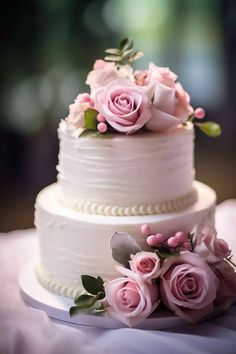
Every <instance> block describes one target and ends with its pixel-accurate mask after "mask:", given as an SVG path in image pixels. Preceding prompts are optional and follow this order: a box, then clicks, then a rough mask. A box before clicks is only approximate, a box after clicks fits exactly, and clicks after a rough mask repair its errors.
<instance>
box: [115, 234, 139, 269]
mask: <svg viewBox="0 0 236 354" xmlns="http://www.w3.org/2000/svg"><path fill="white" fill-rule="evenodd" d="M110 246H111V250H112V257H113V258H114V260H115V261H117V262H118V263H120V264H123V265H124V266H125V267H128V266H129V260H130V255H131V254H136V253H137V252H140V251H141V247H140V246H139V245H138V244H137V242H136V241H135V239H134V238H133V237H132V236H130V235H129V234H127V233H126V232H115V233H114V234H113V235H112V237H111V240H110Z"/></svg>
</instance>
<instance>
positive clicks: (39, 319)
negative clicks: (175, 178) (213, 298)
mask: <svg viewBox="0 0 236 354" xmlns="http://www.w3.org/2000/svg"><path fill="white" fill-rule="evenodd" d="M216 229H217V231H218V233H219V235H220V237H221V238H224V239H225V240H226V241H228V242H229V243H230V245H231V248H232V251H233V254H234V255H235V256H236V232H235V230H236V200H229V201H226V202H224V203H222V204H220V205H219V206H218V207H217V212H216ZM36 252H37V237H36V231H35V230H22V231H13V232H11V233H10V234H1V235H0V265H1V284H0V286H1V288H0V354H54V353H55V354H93V353H94V354H95V353H96V354H99V353H102V354H103V353H112V354H139V353H140V354H141V353H145V354H146V353H147V354H159V353H160V354H163V353H165V354H185V353H186V354H195V353H196V354H209V353H214V354H222V353H224V354H235V353H236V306H231V307H230V308H229V309H228V310H227V311H226V312H224V313H223V314H222V315H220V316H219V317H217V318H215V319H213V320H211V321H209V322H205V323H202V324H198V325H190V324H186V325H182V326H181V327H178V328H172V329H168V330H163V331H160V330H158V331H157V330H140V329H131V328H121V329H110V330H107V329H101V328H93V327H85V326H72V325H70V326H69V325H66V324H63V323H62V322H59V321H55V320H52V319H50V318H49V317H48V316H47V314H46V313H44V312H43V311H39V310H36V309H32V308H28V307H27V306H26V305H25V304H24V302H23V301H22V299H21V297H20V292H19V286H18V277H19V274H20V271H21V269H22V267H23V266H24V265H25V264H27V263H28V262H29V261H30V260H32V258H34V257H35V256H36ZM235 256H234V260H235V258H236V257H235Z"/></svg>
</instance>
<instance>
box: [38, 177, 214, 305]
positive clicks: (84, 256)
mask: <svg viewBox="0 0 236 354" xmlns="http://www.w3.org/2000/svg"><path fill="white" fill-rule="evenodd" d="M194 186H195V188H196V189H197V191H198V201H197V202H196V203H195V204H193V205H192V206H191V207H189V208H187V209H185V210H181V211H179V212H175V213H168V214H159V215H143V216H124V217H122V216H101V215H91V214H84V213H79V212H76V211H74V210H71V209H68V208H65V207H64V206H62V205H61V204H60V202H59V199H58V194H59V186H58V185H57V184H54V185H51V186H49V187H47V188H45V189H44V190H43V191H41V192H40V193H39V195H38V197H37V200H36V209H35V225H36V228H37V233H38V240H39V260H38V264H37V267H36V276H37V279H38V281H39V282H40V283H41V285H43V286H44V287H45V288H47V289H49V290H51V291H53V292H56V293H58V294H61V295H63V296H68V297H72V298H73V297H75V296H76V295H77V294H78V293H79V292H80V290H81V280H80V277H81V275H82V274H88V275H92V276H98V275H100V276H101V277H102V278H104V279H106V280H109V279H113V278H115V277H117V275H118V273H117V271H116V269H115V264H116V263H115V261H114V260H113V258H112V255H111V249H110V238H111V236H112V235H113V233H114V232H121V231H123V232H127V233H129V234H130V235H131V236H133V237H134V238H135V239H136V241H137V242H138V243H139V244H140V246H141V247H144V246H145V237H144V236H143V235H142V233H141V225H142V224H149V225H150V227H151V230H152V232H153V233H157V232H158V233H163V234H165V235H170V234H171V233H174V232H177V231H179V230H184V231H190V230H191V229H192V228H193V226H194V225H195V224H202V223H205V224H208V225H210V226H214V214H215V203H216V195H215V192H214V191H213V190H212V189H211V188H210V187H208V186H206V185H205V184H203V183H200V182H195V183H194Z"/></svg>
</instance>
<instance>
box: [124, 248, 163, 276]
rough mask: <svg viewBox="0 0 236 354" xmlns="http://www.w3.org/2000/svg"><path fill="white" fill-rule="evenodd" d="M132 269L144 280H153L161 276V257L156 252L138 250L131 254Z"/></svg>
mask: <svg viewBox="0 0 236 354" xmlns="http://www.w3.org/2000/svg"><path fill="white" fill-rule="evenodd" d="M130 258H131V261H129V264H130V269H131V270H132V271H133V272H135V273H137V274H139V275H140V276H141V277H142V278H143V279H144V280H152V279H155V278H157V277H158V276H159V273H160V259H159V257H158V256H157V255H156V253H154V252H144V251H143V252H137V253H136V254H135V255H131V256H130Z"/></svg>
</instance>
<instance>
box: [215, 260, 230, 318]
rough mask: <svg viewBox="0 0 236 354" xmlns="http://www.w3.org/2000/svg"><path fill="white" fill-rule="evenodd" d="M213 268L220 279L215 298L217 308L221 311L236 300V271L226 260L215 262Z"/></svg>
mask: <svg viewBox="0 0 236 354" xmlns="http://www.w3.org/2000/svg"><path fill="white" fill-rule="evenodd" d="M212 270H213V271H214V273H215V275H216V276H217V278H218V279H219V281H220V285H219V287H218V291H217V294H216V300H215V306H216V310H217V312H218V313H219V312H221V311H224V310H226V309H227V308H228V307H229V306H230V305H231V304H233V303H234V302H235V301H236V273H235V272H234V268H233V267H231V266H230V264H229V263H228V262H226V261H219V262H217V263H214V265H212Z"/></svg>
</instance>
